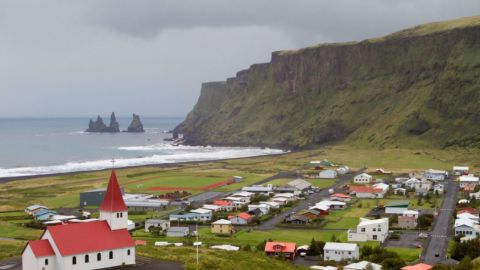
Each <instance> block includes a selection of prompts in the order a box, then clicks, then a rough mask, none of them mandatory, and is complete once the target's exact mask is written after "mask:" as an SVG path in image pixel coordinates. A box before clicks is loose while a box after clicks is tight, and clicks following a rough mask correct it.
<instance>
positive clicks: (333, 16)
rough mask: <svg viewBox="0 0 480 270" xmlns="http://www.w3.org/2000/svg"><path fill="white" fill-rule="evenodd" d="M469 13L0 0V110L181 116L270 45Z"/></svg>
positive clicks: (438, 4) (134, 0) (373, 6)
mask: <svg viewBox="0 0 480 270" xmlns="http://www.w3.org/2000/svg"><path fill="white" fill-rule="evenodd" d="M477 14H480V4H479V2H478V0H451V1H446V0H415V1H414V0H395V1H394V0H329V1H326V0H323V1H322V0H315V1H314V0H290V1H287V0H270V1H267V0H241V1H240V0H238V1H237V0H203V1H201V0H184V1H181V0H129V1H127V0H82V1H67V0H43V1H35V0H32V1H26V0H3V1H0V59H1V61H0V117H6V116H43V115H61V116H69V115H88V116H94V115H96V114H98V113H103V114H105V113H108V112H110V111H117V112H118V113H119V114H124V115H129V114H130V113H132V112H137V113H140V114H144V115H145V114H147V115H185V114H186V113H187V112H188V111H189V110H190V109H191V107H192V106H193V104H194V103H195V101H196V99H197V97H198V94H199V87H200V84H201V82H203V81H211V80H223V79H225V78H226V77H230V76H232V75H234V74H235V73H236V72H237V71H238V70H240V69H244V68H246V67H248V66H249V65H251V64H253V63H257V62H265V61H269V58H270V53H271V51H274V50H282V49H295V48H298V47H301V46H308V45H314V44H317V43H321V42H332V41H349V40H361V39H365V38H369V37H376V36H381V35H385V34H388V33H390V32H393V31H396V30H400V29H402V28H405V27H410V26H414V25H417V24H420V23H426V22H430V21H439V20H447V19H453V18H458V17H464V16H471V15H477Z"/></svg>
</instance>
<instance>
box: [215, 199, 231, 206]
mask: <svg viewBox="0 0 480 270" xmlns="http://www.w3.org/2000/svg"><path fill="white" fill-rule="evenodd" d="M213 204H214V205H218V206H229V205H232V202H229V201H224V200H216V201H214V202H213Z"/></svg>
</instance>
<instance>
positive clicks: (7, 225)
mask: <svg viewBox="0 0 480 270" xmlns="http://www.w3.org/2000/svg"><path fill="white" fill-rule="evenodd" d="M42 233H43V231H42V230H37V229H31V228H28V227H25V226H22V224H15V223H11V222H6V221H0V237H5V238H15V239H21V240H33V239H38V238H39V237H40V235H42Z"/></svg>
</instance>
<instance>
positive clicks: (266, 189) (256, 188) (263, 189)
mask: <svg viewBox="0 0 480 270" xmlns="http://www.w3.org/2000/svg"><path fill="white" fill-rule="evenodd" d="M242 191H248V192H253V193H265V194H268V193H271V192H273V185H265V186H262V185H253V186H249V187H243V188H242Z"/></svg>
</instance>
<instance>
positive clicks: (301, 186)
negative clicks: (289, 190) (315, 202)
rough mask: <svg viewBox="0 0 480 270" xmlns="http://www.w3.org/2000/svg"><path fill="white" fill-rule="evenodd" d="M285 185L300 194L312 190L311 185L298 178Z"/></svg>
mask: <svg viewBox="0 0 480 270" xmlns="http://www.w3.org/2000/svg"><path fill="white" fill-rule="evenodd" d="M287 185H288V186H290V187H293V188H295V189H296V190H298V191H301V192H305V191H308V190H309V189H311V188H312V184H311V183H310V182H308V181H305V180H303V179H300V178H298V179H295V180H292V181H290V182H288V184H287Z"/></svg>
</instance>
